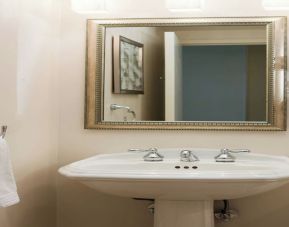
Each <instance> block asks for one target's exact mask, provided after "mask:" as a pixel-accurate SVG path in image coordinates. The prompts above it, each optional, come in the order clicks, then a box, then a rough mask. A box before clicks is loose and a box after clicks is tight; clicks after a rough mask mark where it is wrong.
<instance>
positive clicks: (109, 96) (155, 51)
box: [104, 27, 164, 121]
mask: <svg viewBox="0 0 289 227" xmlns="http://www.w3.org/2000/svg"><path fill="white" fill-rule="evenodd" d="M119 35H120V36H123V37H125V38H128V39H131V40H134V41H136V42H139V43H142V44H143V45H144V94H114V93H113V92H112V83H113V81H112V78H113V66H112V62H113V60H112V58H113V57H112V39H113V37H115V36H116V37H117V36H119ZM163 45H164V44H163V33H162V32H160V31H158V29H157V28H137V27H135V28H108V29H107V30H106V42H105V51H106V55H105V93H104V94H105V95H104V103H105V104H104V120H106V121H123V119H124V116H127V119H128V120H132V119H133V118H132V115H131V114H128V113H127V111H126V110H116V111H111V110H110V105H111V104H119V105H125V106H129V107H131V108H132V110H134V111H135V113H136V120H138V121H140V120H146V121H149V120H151V121H157V120H163V110H162V107H163V104H162V103H163V100H162V98H163V95H162V94H163V89H162V81H161V80H160V77H161V76H163V74H164V67H163V65H164V60H163V59H164V55H163V51H164V50H163ZM160 88H161V89H160ZM151 110H155V111H151Z"/></svg>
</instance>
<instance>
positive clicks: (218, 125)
mask: <svg viewBox="0 0 289 227" xmlns="http://www.w3.org/2000/svg"><path fill="white" fill-rule="evenodd" d="M172 25H173V26H197V25H208V26H210V25H211V26H212V25H222V26H226V25H227V26H230V25H231V26H232V25H233V26H237V25H243V26H244V25H265V26H266V27H267V75H266V76H267V121H266V122H235V121H234V122H230V121H224V122H195V121H176V122H166V121H134V122H111V121H103V120H102V119H103V105H104V101H103V97H104V95H103V94H104V86H103V85H104V75H105V74H104V70H105V68H104V54H105V51H104V42H105V32H106V28H108V27H130V26H134V27H149V26H172ZM286 73H287V18H286V17H241V18H154V19H103V20H102V19H97V20H94V19H90V20H87V47H86V91H85V126H84V127H85V128H86V129H135V130H139V129H143V130H148V129H152V130H244V131H285V130H286V128H287V122H286V120H287V90H286V84H287V80H286Z"/></svg>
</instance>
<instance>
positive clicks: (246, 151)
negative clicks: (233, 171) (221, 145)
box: [226, 149, 251, 153]
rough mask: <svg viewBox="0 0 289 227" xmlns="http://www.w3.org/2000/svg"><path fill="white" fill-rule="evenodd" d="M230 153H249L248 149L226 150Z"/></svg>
mask: <svg viewBox="0 0 289 227" xmlns="http://www.w3.org/2000/svg"><path fill="white" fill-rule="evenodd" d="M226 150H228V152H230V153H250V152H251V151H250V150H249V149H226Z"/></svg>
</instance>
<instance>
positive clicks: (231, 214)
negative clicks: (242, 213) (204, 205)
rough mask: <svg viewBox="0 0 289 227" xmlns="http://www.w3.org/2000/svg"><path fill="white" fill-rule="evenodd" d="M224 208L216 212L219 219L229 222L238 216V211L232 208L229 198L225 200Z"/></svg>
mask: <svg viewBox="0 0 289 227" xmlns="http://www.w3.org/2000/svg"><path fill="white" fill-rule="evenodd" d="M223 202H224V208H223V209H222V210H220V211H217V212H215V218H216V219H218V220H219V221H223V222H228V221H231V220H232V219H234V218H237V217H238V216H239V215H238V212H237V211H236V210H232V209H230V202H229V200H223Z"/></svg>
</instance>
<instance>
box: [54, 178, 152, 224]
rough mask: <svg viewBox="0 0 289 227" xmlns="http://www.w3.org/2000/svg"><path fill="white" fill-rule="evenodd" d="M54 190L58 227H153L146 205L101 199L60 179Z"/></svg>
mask: <svg viewBox="0 0 289 227" xmlns="http://www.w3.org/2000/svg"><path fill="white" fill-rule="evenodd" d="M58 188H59V192H58V198H59V201H58V202H59V203H61V204H62V206H60V209H59V211H58V212H59V213H58V215H60V216H61V217H62V218H61V219H60V223H58V226H59V227H61V226H69V227H80V226H82V227H96V226H99V227H111V226H125V227H136V226H137V227H153V215H152V214H150V213H149V211H148V210H147V207H148V205H149V204H150V202H147V201H137V200H133V199H130V198H121V197H117V196H109V195H105V194H102V193H99V192H97V191H96V190H94V189H91V188H89V187H87V186H85V185H82V184H80V183H78V182H73V181H71V180H67V179H65V178H64V177H62V176H59V177H58ZM120 223H121V224H120Z"/></svg>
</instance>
